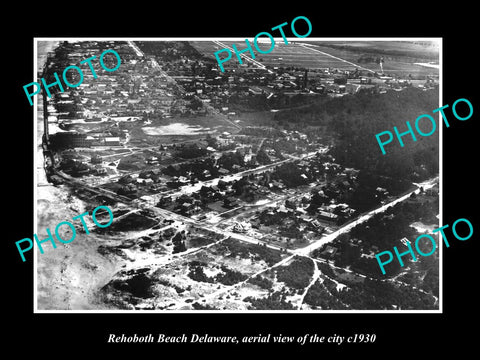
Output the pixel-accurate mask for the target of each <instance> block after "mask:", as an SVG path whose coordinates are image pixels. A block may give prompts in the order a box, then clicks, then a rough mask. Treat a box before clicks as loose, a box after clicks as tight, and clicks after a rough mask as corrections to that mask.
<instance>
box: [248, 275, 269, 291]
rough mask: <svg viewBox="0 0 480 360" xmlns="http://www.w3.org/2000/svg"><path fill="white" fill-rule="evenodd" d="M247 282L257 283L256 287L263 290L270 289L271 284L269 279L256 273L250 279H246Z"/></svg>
mask: <svg viewBox="0 0 480 360" xmlns="http://www.w3.org/2000/svg"><path fill="white" fill-rule="evenodd" d="M248 282H249V283H250V284H252V285H257V286H258V287H260V288H262V289H265V290H270V289H271V288H272V286H273V282H272V281H270V280H269V279H267V278H265V277H263V276H261V275H257V276H255V277H253V278H251V279H250V280H248Z"/></svg>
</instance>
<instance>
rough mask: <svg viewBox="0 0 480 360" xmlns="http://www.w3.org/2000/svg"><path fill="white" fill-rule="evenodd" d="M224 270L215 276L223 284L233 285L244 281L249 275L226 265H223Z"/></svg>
mask: <svg viewBox="0 0 480 360" xmlns="http://www.w3.org/2000/svg"><path fill="white" fill-rule="evenodd" d="M221 269H222V272H221V273H219V274H218V275H216V276H215V281H218V282H219V283H221V284H223V285H227V286H228V285H233V284H236V283H239V282H241V281H244V280H245V279H246V278H247V277H248V276H247V275H245V274H242V273H241V272H239V271H235V270H232V269H229V268H228V267H226V266H225V265H222V266H221Z"/></svg>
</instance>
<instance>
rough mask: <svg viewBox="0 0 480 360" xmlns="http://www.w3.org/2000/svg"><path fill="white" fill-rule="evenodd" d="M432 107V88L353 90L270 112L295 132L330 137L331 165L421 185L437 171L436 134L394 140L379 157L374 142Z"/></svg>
mask: <svg viewBox="0 0 480 360" xmlns="http://www.w3.org/2000/svg"><path fill="white" fill-rule="evenodd" d="M436 108H438V88H435V89H433V90H428V91H422V90H420V89H417V88H413V87H412V88H407V89H405V90H403V91H400V92H396V91H389V92H387V93H386V94H368V93H363V92H359V93H357V94H354V95H346V96H343V97H339V98H324V99H319V100H318V101H317V102H316V103H315V104H313V105H310V106H307V107H304V108H299V109H294V110H285V111H281V112H278V113H276V114H275V116H274V120H275V121H278V122H279V123H280V124H281V123H283V124H285V123H293V124H295V125H296V127H298V128H307V127H310V126H324V127H326V131H327V132H329V133H331V134H334V136H335V138H336V144H335V146H334V147H333V148H332V149H331V151H330V153H331V154H332V155H333V156H334V157H335V159H336V162H338V163H340V164H342V165H344V166H345V167H354V168H356V169H360V170H366V171H368V172H371V173H375V174H380V175H386V176H391V177H394V178H396V179H405V180H409V181H421V180H424V179H426V178H429V177H431V176H433V175H435V174H437V173H438V169H439V159H438V158H439V156H438V153H439V150H438V148H439V143H438V130H437V131H436V132H435V133H434V134H433V135H431V136H430V137H421V136H420V135H418V134H417V141H416V142H414V141H413V140H412V139H411V137H410V138H409V136H405V137H404V138H403V139H404V143H405V146H404V147H400V145H399V143H398V141H397V140H396V139H394V140H393V142H392V143H391V144H389V145H386V151H387V154H386V155H383V154H382V152H381V150H380V147H379V145H378V143H377V140H376V138H375V134H377V133H380V132H382V131H386V130H389V131H392V132H393V127H394V126H397V128H398V129H399V131H401V132H403V131H405V130H407V126H406V121H409V122H410V124H412V126H414V125H413V124H414V122H415V119H416V118H417V117H418V116H420V115H422V114H431V113H432V110H434V109H436Z"/></svg>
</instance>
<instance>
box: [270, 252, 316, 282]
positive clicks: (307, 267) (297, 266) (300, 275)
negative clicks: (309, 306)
mask: <svg viewBox="0 0 480 360" xmlns="http://www.w3.org/2000/svg"><path fill="white" fill-rule="evenodd" d="M275 271H276V273H277V280H278V281H282V282H284V283H285V284H286V285H287V286H289V287H291V288H294V289H304V288H306V287H307V286H308V284H309V282H310V280H311V278H312V276H313V271H314V269H313V261H312V260H311V259H309V258H306V257H297V258H295V260H294V261H292V262H291V263H290V264H289V265H287V266H280V267H277V268H275Z"/></svg>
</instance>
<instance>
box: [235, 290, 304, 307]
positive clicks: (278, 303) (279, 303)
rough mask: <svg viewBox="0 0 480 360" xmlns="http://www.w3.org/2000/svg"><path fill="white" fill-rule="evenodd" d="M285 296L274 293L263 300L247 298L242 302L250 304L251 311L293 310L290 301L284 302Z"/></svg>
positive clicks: (278, 292) (277, 292)
mask: <svg viewBox="0 0 480 360" xmlns="http://www.w3.org/2000/svg"><path fill="white" fill-rule="evenodd" d="M286 296H287V295H286V294H285V293H284V292H280V291H275V292H274V293H272V294H270V295H268V296H267V297H264V298H260V299H257V298H254V297H252V296H248V297H246V298H245V299H243V301H245V302H249V303H250V304H251V306H250V309H252V310H294V309H295V308H294V306H293V305H292V304H291V302H290V301H286Z"/></svg>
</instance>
